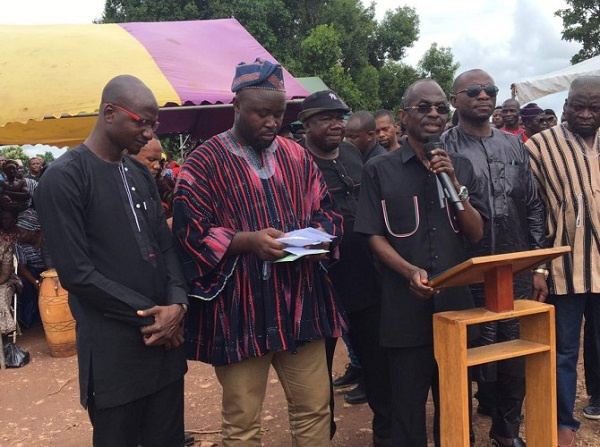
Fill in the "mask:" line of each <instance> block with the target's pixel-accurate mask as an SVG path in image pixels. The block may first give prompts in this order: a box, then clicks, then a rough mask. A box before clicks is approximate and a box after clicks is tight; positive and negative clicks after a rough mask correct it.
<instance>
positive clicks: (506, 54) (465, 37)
mask: <svg viewBox="0 0 600 447" xmlns="http://www.w3.org/2000/svg"><path fill="white" fill-rule="evenodd" d="M363 1H364V3H368V0H367V1H365V0H363ZM375 1H376V11H377V17H378V18H379V19H381V18H382V17H383V15H384V13H385V11H386V10H389V9H394V8H396V7H398V6H399V5H407V6H411V7H413V8H415V10H416V11H417V14H418V15H419V19H420V31H421V32H420V38H419V41H418V42H417V43H416V44H415V46H414V47H413V48H411V49H410V50H409V51H408V54H407V58H406V62H408V63H410V64H413V65H416V64H417V63H418V61H419V60H420V59H421V57H422V56H423V54H424V52H425V51H426V50H427V49H428V48H429V47H430V46H431V44H432V43H433V42H437V43H438V45H440V46H445V47H450V48H451V49H452V53H453V54H454V60H455V61H456V62H459V63H460V68H459V70H458V73H461V72H463V71H466V70H470V69H472V68H481V69H484V70H485V71H487V72H488V73H489V74H490V75H491V76H492V77H493V78H494V80H495V82H496V84H497V85H498V87H499V88H500V93H499V96H498V102H499V103H501V102H502V101H504V99H507V98H509V97H510V85H511V84H512V83H513V82H517V81H520V80H523V79H526V78H529V77H532V76H537V75H541V74H544V73H549V72H551V71H554V70H558V69H560V68H563V67H566V66H569V65H570V59H571V56H573V54H575V53H576V52H577V51H578V50H579V48H580V45H579V44H576V43H572V42H565V41H563V40H561V31H562V20H561V19H560V18H559V17H556V16H555V15H554V12H555V11H557V10H558V9H561V8H565V7H567V5H566V3H565V2H564V1H563V0H520V1H517V0H504V1H502V2H499V1H497V0H482V1H479V2H473V1H472V0H453V1H452V2H448V3H443V4H442V2H439V1H434V0H404V1H403V2H402V3H400V2H398V1H397V0H375ZM442 5H443V6H442ZM565 96H566V92H565V93H563V94H557V95H552V96H548V97H546V98H541V99H540V100H538V104H540V106H543V107H544V108H548V107H550V108H554V109H555V110H556V112H557V113H558V112H560V111H561V110H562V102H563V100H564V97H565Z"/></svg>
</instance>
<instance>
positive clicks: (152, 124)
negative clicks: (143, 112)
mask: <svg viewBox="0 0 600 447" xmlns="http://www.w3.org/2000/svg"><path fill="white" fill-rule="evenodd" d="M108 106H113V107H114V108H115V109H118V110H120V111H121V112H123V113H124V114H125V115H128V116H129V117H130V118H131V119H132V120H134V121H135V122H136V123H137V125H138V127H144V128H150V129H152V132H156V129H158V126H159V125H160V123H159V122H158V121H152V120H147V119H144V118H142V117H141V116H139V115H137V114H135V113H133V112H132V111H131V110H128V109H126V108H125V107H123V106H120V105H118V104H113V103H112V102H106V103H104V108H105V109H106V107H108Z"/></svg>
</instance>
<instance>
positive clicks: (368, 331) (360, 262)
mask: <svg viewBox="0 0 600 447" xmlns="http://www.w3.org/2000/svg"><path fill="white" fill-rule="evenodd" d="M348 110H349V109H348V107H347V106H346V104H344V102H343V101H342V100H341V99H339V98H338V97H337V95H336V94H335V93H333V92H330V91H322V92H317V93H313V94H312V95H310V96H309V97H307V98H306V99H305V100H304V102H303V103H302V112H300V114H299V115H298V119H299V120H300V121H302V123H303V124H304V127H305V128H306V142H305V146H306V148H307V149H308V151H309V152H310V153H311V155H312V157H313V160H314V161H315V163H316V164H317V166H318V167H319V169H320V170H321V172H322V173H323V178H324V179H325V182H326V183H327V189H329V192H330V193H331V195H332V196H333V198H334V199H335V202H336V204H337V205H338V207H339V208H340V211H341V212H342V215H343V216H344V237H343V238H342V241H341V243H340V245H339V249H340V259H339V261H338V262H337V263H335V264H333V265H332V266H331V267H330V268H329V277H330V278H331V281H332V282H333V285H334V287H335V289H336V291H337V293H338V294H339V295H340V298H341V299H342V303H343V304H344V308H345V310H346V312H347V313H348V319H349V321H350V331H349V337H350V343H351V345H352V347H353V348H354V350H355V352H356V355H357V356H358V359H359V361H360V364H361V367H362V370H363V374H364V388H365V390H366V394H367V401H368V402H369V406H370V407H371V409H372V410H373V414H374V417H373V443H374V445H375V446H376V447H380V446H381V447H384V446H391V445H392V444H390V414H389V412H390V392H389V390H390V384H389V374H388V368H387V359H386V356H385V353H384V352H383V350H382V349H381V348H380V347H379V317H380V310H381V306H380V304H381V287H380V280H379V273H378V272H377V270H376V269H375V265H374V262H373V259H372V257H371V256H370V253H369V250H368V247H367V242H366V240H365V238H364V237H362V236H361V235H359V234H357V233H355V232H354V228H353V227H354V218H355V216H356V210H357V201H358V195H359V192H360V181H361V180H360V179H361V175H362V168H363V163H362V160H361V154H360V152H359V150H358V149H357V148H356V147H354V146H353V145H352V144H349V143H346V142H344V141H342V139H343V138H344V126H343V120H344V114H345V113H347V112H348ZM371 118H372V117H371ZM373 124H374V123H373ZM373 135H374V133H373ZM334 348H335V343H333V344H330V345H329V349H328V356H329V359H328V360H329V364H330V365H331V361H332V359H333V350H334Z"/></svg>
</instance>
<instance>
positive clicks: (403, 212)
mask: <svg viewBox="0 0 600 447" xmlns="http://www.w3.org/2000/svg"><path fill="white" fill-rule="evenodd" d="M381 207H382V210H383V219H384V222H385V227H386V229H387V232H388V233H389V234H390V235H391V236H393V237H398V238H406V237H410V236H412V235H414V234H415V233H416V232H417V230H418V229H419V224H420V216H419V198H418V197H417V196H399V197H393V198H390V199H384V200H382V201H381Z"/></svg>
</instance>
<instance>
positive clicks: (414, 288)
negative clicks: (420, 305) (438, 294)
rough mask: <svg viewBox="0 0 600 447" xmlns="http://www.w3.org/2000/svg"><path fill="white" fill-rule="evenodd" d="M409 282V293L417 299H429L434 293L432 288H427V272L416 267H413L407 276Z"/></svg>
mask: <svg viewBox="0 0 600 447" xmlns="http://www.w3.org/2000/svg"><path fill="white" fill-rule="evenodd" d="M407 278H408V280H409V281H410V291H411V292H412V294H413V295H415V296H416V297H417V298H421V299H424V300H425V299H429V298H431V296H432V295H433V294H434V293H435V289H434V288H433V287H429V286H427V285H426V284H427V272H426V271H425V270H423V269H420V268H418V267H414V268H413V269H411V270H410V272H409V274H408V276H407Z"/></svg>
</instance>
